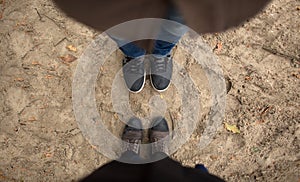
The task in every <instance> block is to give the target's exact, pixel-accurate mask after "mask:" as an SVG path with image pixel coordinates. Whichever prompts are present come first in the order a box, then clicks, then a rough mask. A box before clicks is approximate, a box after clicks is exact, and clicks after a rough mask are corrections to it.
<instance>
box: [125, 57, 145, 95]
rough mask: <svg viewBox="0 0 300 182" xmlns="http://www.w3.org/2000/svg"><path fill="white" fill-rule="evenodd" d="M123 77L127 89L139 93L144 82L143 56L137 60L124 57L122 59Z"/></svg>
mask: <svg viewBox="0 0 300 182" xmlns="http://www.w3.org/2000/svg"><path fill="white" fill-rule="evenodd" d="M123 75H124V80H125V83H126V86H127V88H128V89H129V91H131V92H133V93H138V92H140V91H141V90H142V89H143V87H144V85H145V80H146V72H145V68H144V56H141V57H138V58H131V57H127V56H126V57H125V58H124V59H123Z"/></svg>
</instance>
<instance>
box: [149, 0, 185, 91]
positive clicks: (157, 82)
mask: <svg viewBox="0 0 300 182" xmlns="http://www.w3.org/2000/svg"><path fill="white" fill-rule="evenodd" d="M167 19H168V20H171V21H164V22H163V23H162V25H161V31H160V33H159V34H158V36H157V38H156V40H155V43H154V48H153V51H152V54H153V56H152V57H153V59H152V60H151V61H150V66H151V75H150V79H151V84H152V86H153V88H154V89H155V90H157V91H159V92H163V91H165V90H167V89H168V87H169V86H170V83H171V78H172V72H173V59H172V56H171V55H170V52H171V50H172V49H173V47H174V46H175V45H176V43H177V42H178V41H179V39H180V38H181V37H182V36H183V35H184V34H185V33H186V32H187V31H188V28H187V26H185V25H183V24H184V20H183V18H182V16H181V14H180V13H179V11H178V9H177V8H176V6H175V5H174V4H170V8H169V10H168V16H167Z"/></svg>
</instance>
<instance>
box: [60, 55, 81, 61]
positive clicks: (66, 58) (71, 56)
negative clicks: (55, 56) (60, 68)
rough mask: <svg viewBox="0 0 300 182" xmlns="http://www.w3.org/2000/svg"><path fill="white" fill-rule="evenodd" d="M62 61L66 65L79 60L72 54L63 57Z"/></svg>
mask: <svg viewBox="0 0 300 182" xmlns="http://www.w3.org/2000/svg"><path fill="white" fill-rule="evenodd" d="M60 59H61V60H63V61H64V62H66V63H72V62H73V61H75V60H76V59H77V57H75V56H73V55H72V54H67V55H66V56H61V57H60Z"/></svg>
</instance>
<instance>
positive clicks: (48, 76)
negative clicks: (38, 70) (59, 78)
mask: <svg viewBox="0 0 300 182" xmlns="http://www.w3.org/2000/svg"><path fill="white" fill-rule="evenodd" d="M45 78H47V79H51V78H53V76H52V75H46V76H45Z"/></svg>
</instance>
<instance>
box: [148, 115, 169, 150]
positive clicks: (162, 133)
mask: <svg viewBox="0 0 300 182" xmlns="http://www.w3.org/2000/svg"><path fill="white" fill-rule="evenodd" d="M168 135H169V127H168V123H167V121H166V120H165V118H163V117H159V118H156V119H155V120H154V122H153V124H152V128H151V129H150V132H149V139H150V142H151V147H152V149H151V151H152V154H155V153H156V152H163V153H165V154H169V146H168V144H169V142H170V138H168V137H167V136H168Z"/></svg>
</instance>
